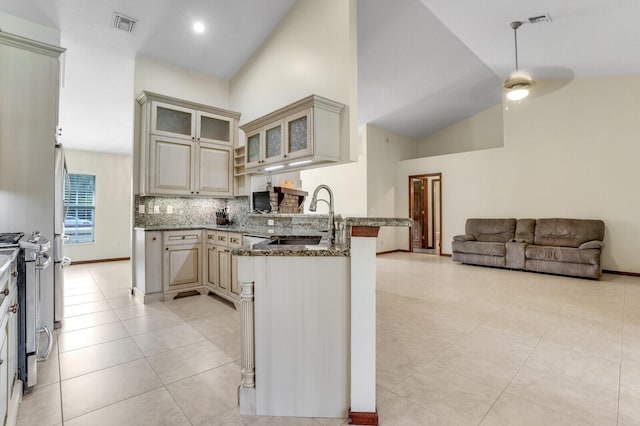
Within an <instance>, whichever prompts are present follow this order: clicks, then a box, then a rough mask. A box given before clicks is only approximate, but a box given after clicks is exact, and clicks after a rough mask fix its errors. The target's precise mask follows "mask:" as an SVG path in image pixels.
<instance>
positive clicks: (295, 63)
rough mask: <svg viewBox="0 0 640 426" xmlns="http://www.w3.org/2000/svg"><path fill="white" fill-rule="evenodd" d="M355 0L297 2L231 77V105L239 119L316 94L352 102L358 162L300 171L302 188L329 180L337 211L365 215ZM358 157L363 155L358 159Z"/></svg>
mask: <svg viewBox="0 0 640 426" xmlns="http://www.w3.org/2000/svg"><path fill="white" fill-rule="evenodd" d="M355 7H356V2H355V0H348V1H345V0H325V1H316V0H298V1H297V2H296V4H295V5H294V6H293V7H292V8H291V10H290V11H289V14H288V15H287V16H286V17H285V18H284V19H283V21H282V22H281V23H280V24H279V25H278V27H276V29H275V30H274V31H273V32H272V33H271V35H270V36H269V37H268V38H267V40H265V42H264V43H263V45H262V46H261V47H260V48H259V49H258V51H257V52H256V53H255V54H254V55H253V56H252V57H251V59H250V60H249V61H248V62H247V63H246V64H245V66H244V67H243V68H242V69H241V70H240V71H239V72H238V74H237V75H236V76H235V77H234V78H233V79H232V80H231V90H230V93H231V105H232V109H235V110H237V111H242V117H241V120H240V121H241V123H246V122H249V121H251V120H253V119H255V118H258V117H260V116H262V115H265V114H268V113H269V112H272V111H274V110H276V109H278V108H281V107H283V106H285V105H288V104H290V103H292V102H295V101H297V100H299V99H302V98H304V97H306V96H309V95H310V94H317V95H320V96H324V97H326V98H329V99H333V100H335V101H338V102H341V103H344V104H346V105H348V106H349V114H348V119H349V129H350V137H349V139H350V142H351V144H350V146H349V148H348V149H349V150H348V151H347V155H346V157H348V158H352V159H358V158H359V159H360V161H359V162H355V163H350V164H343V165H338V166H330V167H323V168H319V169H315V170H309V171H302V172H300V176H301V180H302V188H303V189H304V190H305V191H308V192H312V191H313V190H314V188H315V187H316V186H317V185H318V184H320V183H325V184H328V185H329V186H331V188H332V189H333V191H334V194H335V197H336V199H335V206H336V212H338V213H342V214H357V215H364V214H366V191H365V190H364V188H366V163H365V162H364V161H363V159H364V157H362V155H363V151H362V150H361V149H360V147H359V139H358V135H357V117H358V111H357V52H356V40H357V38H356V15H355ZM359 156H360V157H359Z"/></svg>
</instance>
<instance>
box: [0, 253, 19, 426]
mask: <svg viewBox="0 0 640 426" xmlns="http://www.w3.org/2000/svg"><path fill="white" fill-rule="evenodd" d="M17 276H18V272H17V261H16V260H15V258H14V259H13V260H12V261H11V263H10V264H9V266H8V267H7V268H6V269H5V270H4V271H3V272H2V274H1V276H0V424H5V421H6V424H15V421H16V417H17V413H18V404H19V403H20V400H21V397H22V382H21V381H20V380H18V312H19V308H20V307H19V305H18V283H17V281H18V280H17Z"/></svg>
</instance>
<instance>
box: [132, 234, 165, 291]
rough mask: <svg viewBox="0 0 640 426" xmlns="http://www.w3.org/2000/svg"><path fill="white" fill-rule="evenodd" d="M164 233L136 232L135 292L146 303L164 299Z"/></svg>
mask: <svg viewBox="0 0 640 426" xmlns="http://www.w3.org/2000/svg"><path fill="white" fill-rule="evenodd" d="M162 249H163V242H162V231H145V230H144V229H136V230H135V232H134V249H133V251H134V261H133V274H134V278H135V283H134V292H135V293H136V296H137V297H139V298H141V299H142V300H143V301H144V302H156V301H161V300H163V299H164V296H163V289H164V288H163V283H162V262H163V255H162V252H163V250H162Z"/></svg>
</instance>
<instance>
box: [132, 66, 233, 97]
mask: <svg viewBox="0 0 640 426" xmlns="http://www.w3.org/2000/svg"><path fill="white" fill-rule="evenodd" d="M143 90H147V91H149V92H154V93H159V94H161V95H167V96H172V97H174V98H178V99H184V100H186V101H191V102H199V103H201V104H205V105H212V106H215V107H218V108H225V109H229V108H230V105H229V81H228V80H224V79H221V78H216V77H213V76H211V75H207V74H203V73H200V72H196V71H191V70H188V69H186V68H182V67H180V66H178V65H174V64H171V63H169V62H165V61H161V60H158V59H155V58H151V57H148V56H144V55H137V56H136V63H135V78H134V93H135V96H136V97H138V96H139V95H140V93H142V91H143Z"/></svg>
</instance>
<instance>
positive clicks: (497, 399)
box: [478, 327, 551, 425]
mask: <svg viewBox="0 0 640 426" xmlns="http://www.w3.org/2000/svg"><path fill="white" fill-rule="evenodd" d="M549 330H551V327H549V328H547V330H546V331H545V332H544V334H543V335H542V336H541V337H539V338H538V341H537V342H536V344H535V346H534V347H533V348H532V349H531V351H530V352H529V355H527V357H526V358H525V359H524V361H522V363H521V364H520V367H518V369H517V370H516V372H515V373H513V376H511V379H510V380H509V383H507V384H506V386H505V387H504V389H502V392H500V394H499V395H498V397H497V398H496V399H495V401H493V404H491V406H490V407H489V409H488V410H487V412H486V413H484V416H482V418H481V419H480V421H479V422H478V425H480V424H481V423H482V422H483V421H484V419H485V418H486V417H487V416H488V415H489V413H490V412H491V410H493V407H495V405H496V403H497V402H498V401H499V400H500V398H501V397H502V395H503V394H504V393H505V392H506V391H507V388H508V387H509V386H510V385H511V383H512V382H513V379H515V378H516V376H517V375H518V373H519V372H520V370H521V369H522V366H524V365H525V364H526V363H527V361H528V360H529V358H531V355H532V354H533V352H535V350H536V349H537V348H538V346H539V345H540V342H542V339H544V336H546V335H547V333H548V332H549ZM537 405H540V404H537ZM545 408H546V407H545Z"/></svg>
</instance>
